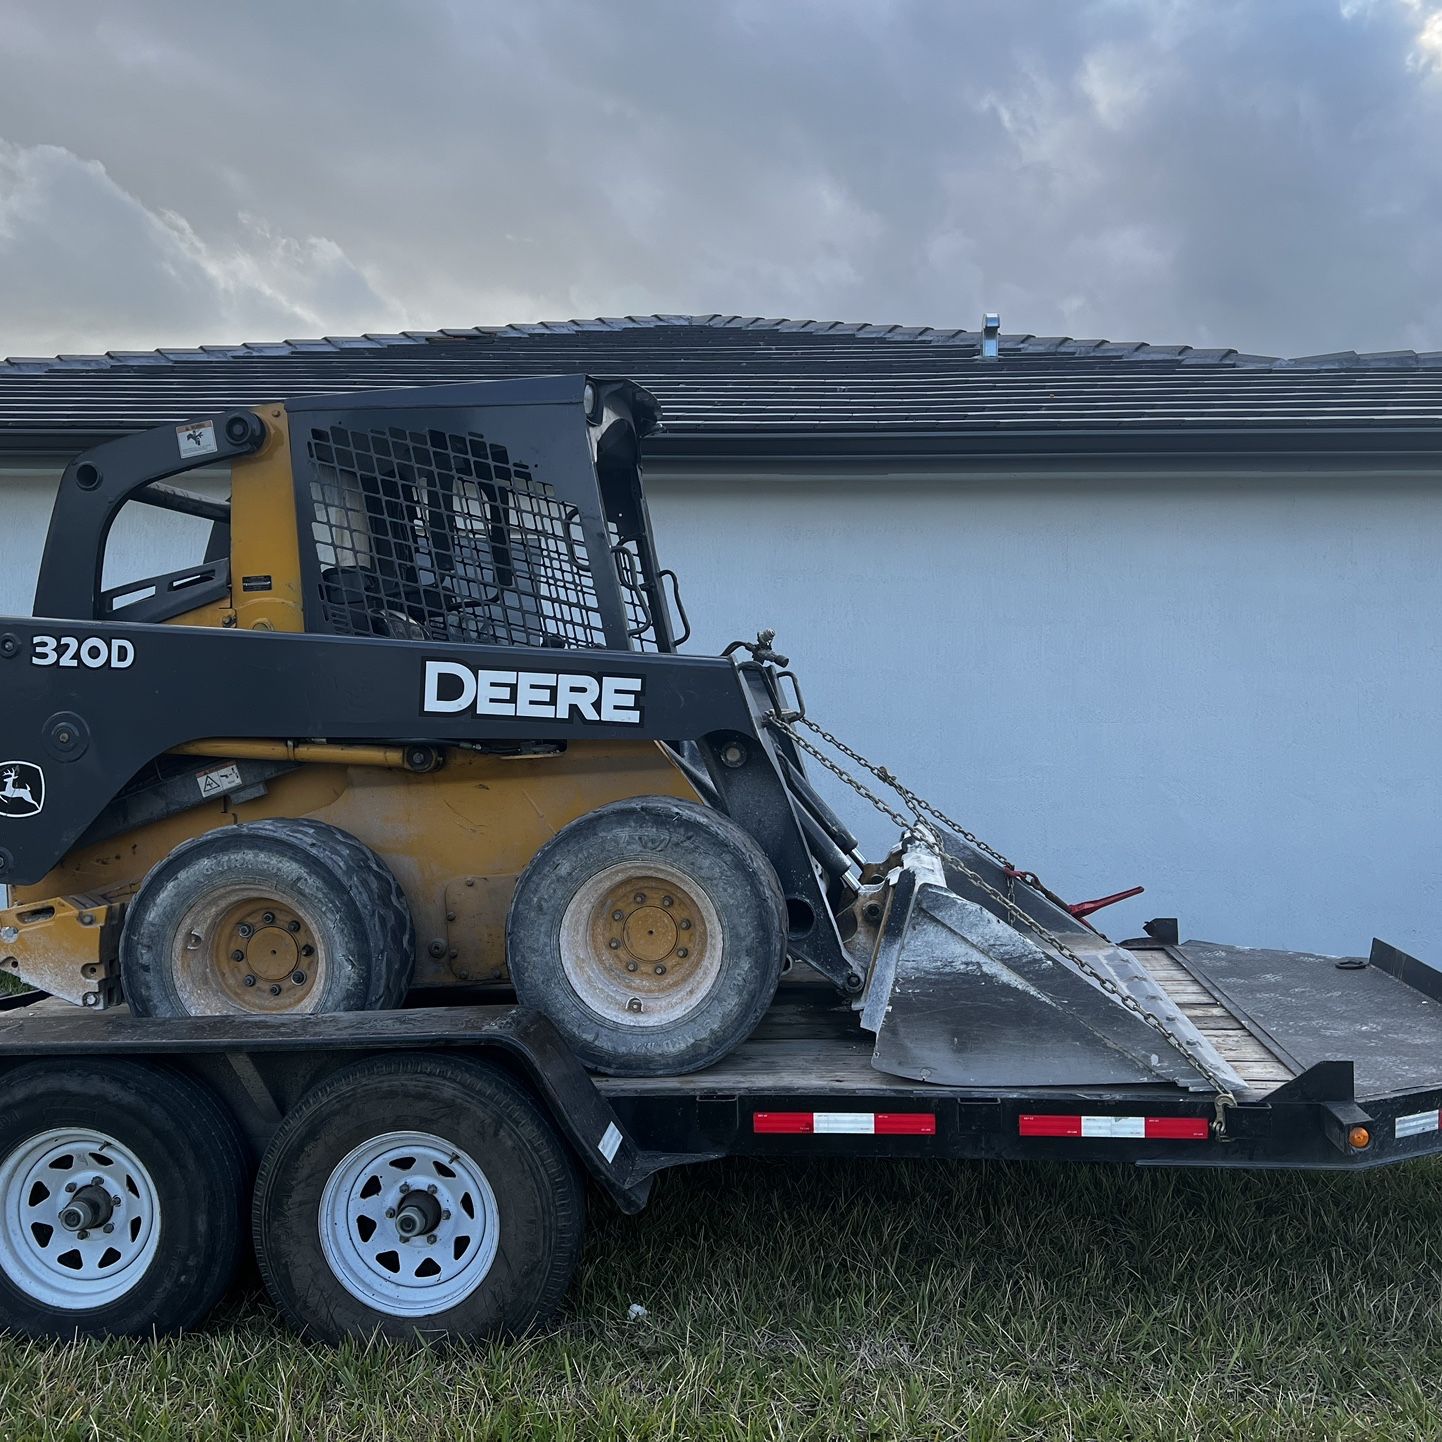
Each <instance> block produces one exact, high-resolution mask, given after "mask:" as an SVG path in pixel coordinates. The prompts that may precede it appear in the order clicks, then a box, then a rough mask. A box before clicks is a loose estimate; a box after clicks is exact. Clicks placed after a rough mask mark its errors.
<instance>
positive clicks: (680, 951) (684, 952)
mask: <svg viewBox="0 0 1442 1442" xmlns="http://www.w3.org/2000/svg"><path fill="white" fill-rule="evenodd" d="M676 955H677V956H690V955H691V953H690V952H689V951H688V950H687V949H686V948H685V947H684V946H678V947H677V948H676Z"/></svg>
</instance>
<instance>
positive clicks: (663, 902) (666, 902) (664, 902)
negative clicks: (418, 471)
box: [661, 896, 676, 906]
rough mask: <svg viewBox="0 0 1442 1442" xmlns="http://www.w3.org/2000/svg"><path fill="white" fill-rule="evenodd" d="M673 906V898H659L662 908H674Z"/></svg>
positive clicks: (674, 901) (674, 902)
mask: <svg viewBox="0 0 1442 1442" xmlns="http://www.w3.org/2000/svg"><path fill="white" fill-rule="evenodd" d="M675 904H676V900H675V898H674V897H671V896H663V897H662V898H661V905H662V906H675Z"/></svg>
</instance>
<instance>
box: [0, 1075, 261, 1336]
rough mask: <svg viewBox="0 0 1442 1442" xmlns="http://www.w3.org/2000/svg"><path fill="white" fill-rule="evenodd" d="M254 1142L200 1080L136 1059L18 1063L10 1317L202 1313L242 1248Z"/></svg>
mask: <svg viewBox="0 0 1442 1442" xmlns="http://www.w3.org/2000/svg"><path fill="white" fill-rule="evenodd" d="M245 1182H246V1165H245V1158H244V1152H243V1150H242V1148H241V1143H240V1140H239V1138H238V1136H237V1134H236V1130H235V1125H234V1122H233V1121H232V1119H231V1117H230V1115H229V1113H227V1112H226V1111H225V1109H224V1108H223V1107H221V1105H220V1104H219V1103H218V1102H217V1101H216V1100H215V1099H214V1098H213V1097H211V1096H210V1094H209V1093H208V1092H206V1091H204V1090H203V1089H202V1088H201V1087H199V1086H197V1085H196V1084H195V1083H193V1082H191V1081H189V1080H187V1079H186V1078H185V1077H182V1076H180V1075H178V1074H176V1073H173V1072H170V1071H165V1070H161V1069H160V1068H158V1067H151V1066H141V1065H136V1064H135V1063H133V1062H123V1061H84V1062H58V1063H57V1062H41V1063H37V1064H34V1065H30V1066H25V1067H22V1068H20V1069H19V1070H17V1071H14V1072H11V1073H9V1074H8V1075H7V1076H6V1078H5V1106H4V1108H3V1112H0V1327H8V1328H13V1329H14V1330H16V1331H18V1332H24V1333H27V1334H29V1335H31V1336H40V1337H62V1338H72V1337H75V1336H77V1335H79V1336H136V1335H142V1334H149V1333H150V1332H151V1331H159V1332H171V1331H177V1330H179V1329H181V1328H184V1327H189V1326H192V1325H193V1324H195V1323H196V1322H199V1321H200V1320H201V1319H202V1318H203V1317H204V1316H205V1315H206V1313H207V1312H209V1311H210V1309H211V1308H212V1307H213V1306H214V1305H215V1303H216V1302H217V1301H219V1300H220V1298H221V1296H222V1294H223V1293H224V1292H225V1289H226V1287H227V1286H228V1285H229V1284H230V1281H231V1278H232V1276H233V1275H234V1272H235V1268H236V1265H237V1263H238V1262H239V1259H240V1255H241V1247H242V1241H243V1233H242V1230H241V1198H242V1194H243V1192H244V1190H245Z"/></svg>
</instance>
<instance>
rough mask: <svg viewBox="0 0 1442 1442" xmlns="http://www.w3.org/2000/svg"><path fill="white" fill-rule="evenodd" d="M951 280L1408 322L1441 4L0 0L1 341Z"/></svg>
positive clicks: (1438, 220) (106, 339) (877, 311)
mask: <svg viewBox="0 0 1442 1442" xmlns="http://www.w3.org/2000/svg"><path fill="white" fill-rule="evenodd" d="M983 309H994V310H1000V311H1001V313H1002V319H1003V323H1004V328H1005V329H1006V330H1008V331H1031V332H1034V333H1037V334H1047V335H1051V334H1067V335H1074V336H1106V337H1110V338H1112V339H1123V340H1150V341H1155V342H1162V343H1169V342H1170V343H1176V342H1185V343H1189V344H1192V345H1197V346H1211V345H1232V346H1238V347H1240V348H1242V349H1246V350H1254V351H1262V352H1266V353H1280V354H1291V355H1298V354H1306V353H1311V352H1317V351H1326V350H1339V349H1358V350H1363V349H1390V348H1394V347H1402V348H1406V347H1411V348H1416V349H1438V348H1442V0H1076V3H1069V0H998V3H990V0H952V3H946V0H696V3H690V0H614V3H609V4H607V3H602V0H577V3H570V0H524V3H519V0H502V3H495V4H492V3H489V0H451V3H442V0H407V3H400V0H397V3H381V0H349V3H340V0H303V3H301V0H294V3H279V0H251V3H247V4H232V3H221V0H127V3H124V4H116V3H91V0H64V3H59V0H0V355H4V354H9V355H25V354H54V353H56V352H62V351H93V350H107V349H115V348H120V347H136V346H147V347H148V346H155V345H166V344H175V345H194V344H204V343H223V342H231V341H239V340H268V339H279V338H289V337H300V336H309V335H318V334H322V335H323V334H332V335H337V334H354V333H357V332H361V331H367V330H371V331H375V330H399V329H417V328H434V327H440V326H467V325H478V324H494V323H501V322H507V321H530V320H538V319H564V318H568V317H571V316H591V315H619V314H626V313H636V312H650V311H682V312H710V311H725V312H741V313H746V314H757V315H770V316H790V317H797V318H824V319H838V320H860V321H888V322H890V321H896V322H902V323H906V324H929V325H937V326H955V325H973V326H974V325H975V324H976V322H977V319H978V317H979V315H980V313H981V312H982V310H983Z"/></svg>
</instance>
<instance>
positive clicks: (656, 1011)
mask: <svg viewBox="0 0 1442 1442" xmlns="http://www.w3.org/2000/svg"><path fill="white" fill-rule="evenodd" d="M785 955H786V901H785V897H784V896H783V895H782V891H781V885H780V883H779V882H778V881H777V879H776V873H775V871H774V870H773V869H772V867H771V863H770V862H769V861H768V860H767V858H766V854H765V853H764V852H763V851H762V850H761V848H760V846H758V845H757V844H756V842H755V841H754V840H753V839H752V838H751V836H750V835H748V834H747V832H745V831H743V830H742V829H741V827H740V826H738V825H737V824H736V822H734V821H732V820H731V818H730V817H728V816H725V815H723V814H722V813H721V812H719V811H713V810H711V809H709V808H707V807H705V806H699V805H697V804H696V803H695V802H692V801H678V800H675V799H673V798H671V797H665V796H638V797H633V798H631V799H629V800H626V801H616V802H613V803H611V805H609V806H602V807H599V808H597V809H596V810H595V811H592V812H589V813H587V814H586V815H585V816H581V817H579V818H577V819H576V820H575V821H573V822H571V824H570V825H569V826H567V827H565V828H564V829H563V830H561V831H560V832H558V833H557V834H556V835H555V836H554V837H552V839H551V840H550V841H548V842H547V843H546V844H545V846H543V847H542V848H541V849H540V851H538V852H537V853H536V855H535V856H534V857H533V858H532V860H531V863H530V865H529V866H527V868H526V870H525V871H524V872H523V873H522V874H521V878H520V880H519V882H518V883H517V885H516V891H515V895H514V897H513V898H512V900H511V909H510V916H509V919H508V923H507V959H508V962H509V965H510V969H511V978H512V980H513V982H514V984H515V987H516V995H517V997H518V998H519V1000H520V1001H521V1002H522V1003H523V1004H524V1005H526V1006H532V1007H535V1008H536V1009H537V1010H538V1011H541V1012H544V1013H545V1015H546V1016H547V1017H549V1018H550V1020H551V1021H552V1022H553V1023H554V1024H555V1026H556V1027H557V1028H558V1029H559V1030H560V1031H561V1033H562V1034H563V1035H564V1036H565V1038H566V1040H567V1041H568V1042H569V1043H570V1045H571V1047H572V1049H573V1050H574V1051H575V1052H576V1054H577V1056H579V1057H580V1058H581V1060H582V1061H583V1062H585V1063H586V1064H587V1065H588V1066H590V1067H592V1068H593V1069H594V1070H597V1071H602V1072H608V1073H610V1074H611V1075H613V1076H671V1075H677V1074H680V1073H683V1072H690V1071H697V1070H699V1069H700V1068H701V1067H704V1066H709V1065H710V1064H711V1063H712V1062H714V1061H717V1060H719V1059H720V1058H721V1057H723V1056H725V1055H726V1053H727V1052H729V1051H730V1050H731V1049H732V1048H733V1047H735V1046H737V1045H738V1044H739V1043H740V1042H742V1041H744V1040H745V1039H746V1037H748V1036H749V1035H750V1034H751V1032H752V1031H753V1030H754V1029H755V1026H756V1024H757V1022H759V1021H760V1020H761V1017H762V1015H763V1014H764V1013H765V1011H766V1008H767V1007H768V1006H769V1005H770V1004H771V999H772V997H773V996H774V995H775V993H776V984H777V982H778V981H779V979H780V976H781V966H782V962H783V961H784V960H785Z"/></svg>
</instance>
